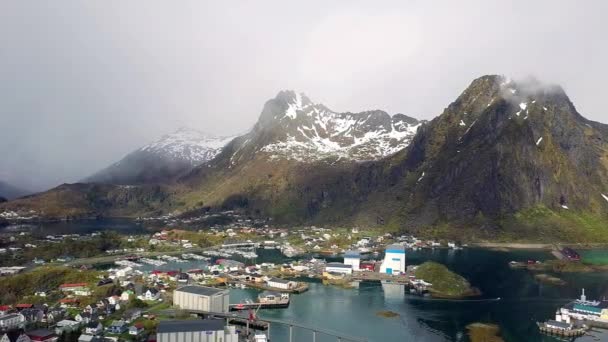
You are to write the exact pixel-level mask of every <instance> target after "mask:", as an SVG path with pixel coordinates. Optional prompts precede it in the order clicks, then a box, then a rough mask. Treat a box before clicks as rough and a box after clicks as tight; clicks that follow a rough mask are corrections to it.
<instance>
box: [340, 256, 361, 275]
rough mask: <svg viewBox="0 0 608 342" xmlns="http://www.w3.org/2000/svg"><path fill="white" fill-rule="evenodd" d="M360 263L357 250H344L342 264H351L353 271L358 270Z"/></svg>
mask: <svg viewBox="0 0 608 342" xmlns="http://www.w3.org/2000/svg"><path fill="white" fill-rule="evenodd" d="M360 263H361V253H359V251H346V253H344V264H345V265H351V266H352V269H353V271H358V270H359V265H360Z"/></svg>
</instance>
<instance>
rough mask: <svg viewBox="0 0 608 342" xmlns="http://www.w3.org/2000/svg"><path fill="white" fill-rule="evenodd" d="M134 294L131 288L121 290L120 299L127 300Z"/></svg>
mask: <svg viewBox="0 0 608 342" xmlns="http://www.w3.org/2000/svg"><path fill="white" fill-rule="evenodd" d="M134 294H135V293H134V292H133V291H131V290H126V291H122V293H121V294H120V300H121V301H123V302H127V301H129V299H131V296H133V295H134Z"/></svg>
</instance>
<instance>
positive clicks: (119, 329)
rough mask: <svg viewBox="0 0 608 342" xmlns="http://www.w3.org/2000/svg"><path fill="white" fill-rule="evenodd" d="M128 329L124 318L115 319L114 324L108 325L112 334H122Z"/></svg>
mask: <svg viewBox="0 0 608 342" xmlns="http://www.w3.org/2000/svg"><path fill="white" fill-rule="evenodd" d="M127 329H128V327H127V323H126V322H125V321H123V320H120V321H113V322H112V324H110V326H109V327H108V332H109V333H110V334H117V335H118V334H122V333H124V332H126V331H127Z"/></svg>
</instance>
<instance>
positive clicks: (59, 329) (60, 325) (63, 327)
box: [55, 319, 80, 335]
mask: <svg viewBox="0 0 608 342" xmlns="http://www.w3.org/2000/svg"><path fill="white" fill-rule="evenodd" d="M78 329H80V322H76V321H72V320H70V319H64V320H61V321H59V322H57V324H56V325H55V333H57V335H61V334H63V333H64V332H72V331H76V330H78Z"/></svg>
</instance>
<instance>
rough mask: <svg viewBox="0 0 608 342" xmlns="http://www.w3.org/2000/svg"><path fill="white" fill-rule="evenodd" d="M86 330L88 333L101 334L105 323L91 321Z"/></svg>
mask: <svg viewBox="0 0 608 342" xmlns="http://www.w3.org/2000/svg"><path fill="white" fill-rule="evenodd" d="M84 332H85V334H88V335H99V334H101V333H102V332H103V325H101V323H99V322H91V323H89V324H87V326H86V328H85V329H84Z"/></svg>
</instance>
